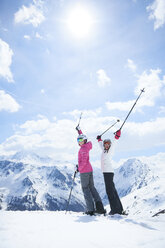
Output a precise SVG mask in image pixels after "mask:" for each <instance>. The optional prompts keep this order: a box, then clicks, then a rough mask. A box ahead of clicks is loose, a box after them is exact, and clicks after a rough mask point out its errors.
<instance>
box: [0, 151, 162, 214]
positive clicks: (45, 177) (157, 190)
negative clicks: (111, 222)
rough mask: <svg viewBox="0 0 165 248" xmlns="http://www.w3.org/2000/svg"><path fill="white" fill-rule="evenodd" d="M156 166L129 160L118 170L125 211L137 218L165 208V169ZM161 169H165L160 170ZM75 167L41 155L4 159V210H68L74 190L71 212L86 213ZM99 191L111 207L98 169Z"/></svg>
mask: <svg viewBox="0 0 165 248" xmlns="http://www.w3.org/2000/svg"><path fill="white" fill-rule="evenodd" d="M156 166H158V165H155V164H154V163H150V162H149V161H147V163H146V162H144V161H142V159H137V158H131V159H127V160H126V161H125V162H124V163H122V164H121V165H120V166H119V167H118V168H117V169H116V170H115V179H114V181H115V185H116V188H117V191H118V193H119V195H120V197H121V200H122V202H123V203H124V207H125V209H126V210H127V211H128V212H130V213H133V214H136V213H140V212H141V211H142V210H141V209H143V210H144V209H145V210H146V212H148V211H150V212H152V211H153V212H154V211H157V210H160V209H162V208H163V207H164V204H165V197H164V195H165V187H164V180H163V178H164V176H165V173H164V168H162V166H159V167H158V169H157V170H156V168H157V167H156ZM160 168H161V169H160ZM74 171H75V166H74V165H73V164H71V163H69V162H67V161H65V162H60V161H57V160H56V161H55V160H52V159H51V158H49V157H46V158H44V157H40V156H38V155H37V154H32V153H28V152H18V153H16V154H14V155H12V156H9V157H5V156H3V157H0V209H1V210H13V211H15V210H21V211H22V210H50V211H55V210H65V209H66V204H67V201H68V197H69V193H70V190H71V187H72V186H73V191H72V197H71V201H70V204H69V208H68V210H72V211H84V210H85V204H84V198H83V195H82V190H81V186H80V177H79V174H78V173H77V175H76V178H75V181H74V183H73V174H74ZM94 181H95V185H96V188H97V190H98V192H99V194H100V196H101V198H102V199H103V203H104V205H107V204H108V200H107V196H106V193H105V186H104V182H103V176H102V173H101V171H100V169H98V168H94Z"/></svg>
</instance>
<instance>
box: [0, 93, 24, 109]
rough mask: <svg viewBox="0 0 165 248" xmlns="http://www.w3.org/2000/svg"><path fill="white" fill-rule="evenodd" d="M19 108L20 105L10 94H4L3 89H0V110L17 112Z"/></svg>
mask: <svg viewBox="0 0 165 248" xmlns="http://www.w3.org/2000/svg"><path fill="white" fill-rule="evenodd" d="M19 108H20V105H19V104H18V103H17V102H16V101H15V99H14V98H13V97H12V96H10V95H9V94H6V93H5V92H4V91H3V90H0V111H2V110H5V111H9V112H17V111H18V110H19Z"/></svg>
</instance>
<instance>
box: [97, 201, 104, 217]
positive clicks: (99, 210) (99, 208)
mask: <svg viewBox="0 0 165 248" xmlns="http://www.w3.org/2000/svg"><path fill="white" fill-rule="evenodd" d="M95 213H97V214H105V213H106V210H105V209H104V206H103V204H102V202H100V201H98V202H96V211H95Z"/></svg>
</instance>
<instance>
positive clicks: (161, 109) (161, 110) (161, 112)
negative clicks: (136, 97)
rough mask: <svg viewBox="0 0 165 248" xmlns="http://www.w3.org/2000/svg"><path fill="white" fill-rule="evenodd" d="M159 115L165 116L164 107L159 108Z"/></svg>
mask: <svg viewBox="0 0 165 248" xmlns="http://www.w3.org/2000/svg"><path fill="white" fill-rule="evenodd" d="M159 113H160V114H165V106H160V111H159Z"/></svg>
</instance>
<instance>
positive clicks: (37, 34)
mask: <svg viewBox="0 0 165 248" xmlns="http://www.w3.org/2000/svg"><path fill="white" fill-rule="evenodd" d="M36 38H38V39H41V40H42V39H43V37H42V36H41V35H40V34H39V33H38V32H36Z"/></svg>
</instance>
